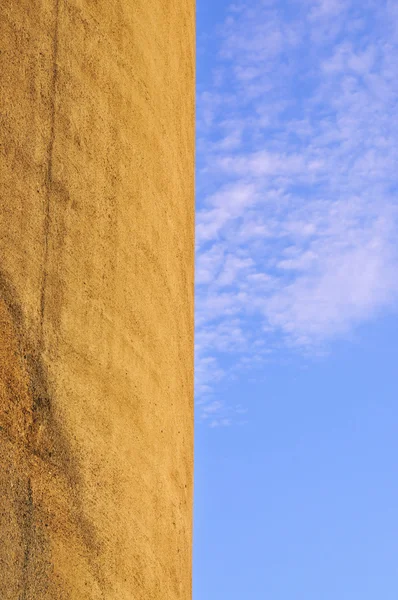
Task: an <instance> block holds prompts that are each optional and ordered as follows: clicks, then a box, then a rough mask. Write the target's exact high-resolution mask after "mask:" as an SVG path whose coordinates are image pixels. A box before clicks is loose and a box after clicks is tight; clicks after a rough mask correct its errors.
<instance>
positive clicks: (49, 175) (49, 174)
mask: <svg viewBox="0 0 398 600" xmlns="http://www.w3.org/2000/svg"><path fill="white" fill-rule="evenodd" d="M59 13H60V0H55V7H54V37H53V52H52V76H51V88H50V102H51V105H50V135H49V141H48V146H47V170H46V196H45V214H44V227H43V231H44V236H43V245H44V252H43V276H42V283H41V291H40V349H41V351H43V349H44V336H43V328H44V312H45V304H46V288H47V277H48V254H49V234H50V225H51V223H50V221H51V193H52V184H53V160H54V141H55V117H56V95H57V81H58V43H59V39H58V38H59Z"/></svg>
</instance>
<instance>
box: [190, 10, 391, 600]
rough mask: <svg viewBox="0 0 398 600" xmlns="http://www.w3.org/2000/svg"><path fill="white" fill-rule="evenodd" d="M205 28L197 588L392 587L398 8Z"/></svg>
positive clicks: (358, 592) (247, 596) (208, 16)
mask: <svg viewBox="0 0 398 600" xmlns="http://www.w3.org/2000/svg"><path fill="white" fill-rule="evenodd" d="M197 36H198V38H197V40H198V48H197V175H196V178H197V216H196V223H197V260H196V423H197V427H196V490H195V540H194V600H216V599H217V600H220V599H224V598H225V599H228V600H263V599H264V598H267V600H268V599H270V600H292V599H294V600H301V599H302V600H329V599H330V600H332V599H333V600H336V598H338V600H345V599H347V600H353V599H357V598H360V599H361V600H368V599H369V600H370V599H372V600H373V599H374V598H375V597H380V598H383V600H390V599H391V600H393V599H394V600H396V598H397V595H398V568H397V566H396V557H397V556H398V511H397V508H396V507H397V506H398V467H397V463H398V461H397V456H398V435H397V430H398V408H397V407H396V398H395V397H396V387H397V386H396V370H397V369H396V355H397V351H398V318H397V307H398V277H397V273H398V244H397V241H396V240H397V233H398V214H397V189H398V187H397V184H398V175H397V173H398V168H397V165H398V160H397V158H398V114H397V107H398V104H397V100H398V77H397V75H396V74H397V65H398V3H396V2H389V1H383V0H379V1H378V2H376V1H373V0H364V1H363V2H359V1H350V0H300V1H295V0H285V1H282V0H264V1H260V0H256V1H254V0H249V1H247V2H239V1H237V2H235V3H233V4H231V3H230V2H225V1H224V0H217V2H214V1H213V2H210V0H197Z"/></svg>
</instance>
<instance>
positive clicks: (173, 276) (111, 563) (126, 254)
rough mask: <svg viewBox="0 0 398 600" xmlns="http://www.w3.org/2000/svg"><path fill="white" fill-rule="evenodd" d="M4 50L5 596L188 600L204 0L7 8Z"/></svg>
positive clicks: (1, 356)
mask: <svg viewBox="0 0 398 600" xmlns="http://www.w3.org/2000/svg"><path fill="white" fill-rule="evenodd" d="M0 50H1V52H0V70H1V71H0V73H1V85H0V128H1V129H0V143H1V150H0V185H1V189H0V537H1V541H0V542H1V543H0V598H1V599H2V600H8V599H10V600H14V599H15V600H30V599H34V600H48V599H56V600H64V599H65V600H66V599H67V600H84V599H93V600H94V599H106V600H108V599H109V600H127V599H128V600H133V599H134V600H140V599H145V600H152V599H156V600H157V599H162V600H168V599H173V600H174V599H181V600H188V599H189V598H190V596H191V507H192V451H193V255H194V243H193V240H194V0H112V1H109V0H106V1H105V0H2V2H1V3H0Z"/></svg>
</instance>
